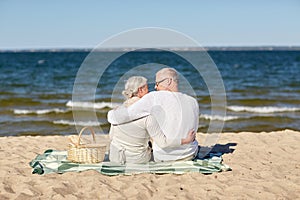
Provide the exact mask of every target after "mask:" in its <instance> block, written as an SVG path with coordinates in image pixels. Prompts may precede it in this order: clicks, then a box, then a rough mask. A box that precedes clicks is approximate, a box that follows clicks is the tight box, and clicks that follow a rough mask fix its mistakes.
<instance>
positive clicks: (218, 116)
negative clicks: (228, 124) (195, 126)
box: [200, 114, 241, 121]
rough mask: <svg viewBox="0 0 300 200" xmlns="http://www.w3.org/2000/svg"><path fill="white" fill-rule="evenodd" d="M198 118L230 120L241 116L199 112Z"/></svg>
mask: <svg viewBox="0 0 300 200" xmlns="http://www.w3.org/2000/svg"><path fill="white" fill-rule="evenodd" d="M200 118H203V119H206V120H218V121H231V120H236V119H239V118H241V117H238V116H221V115H207V114H201V115H200Z"/></svg>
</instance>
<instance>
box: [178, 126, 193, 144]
mask: <svg viewBox="0 0 300 200" xmlns="http://www.w3.org/2000/svg"><path fill="white" fill-rule="evenodd" d="M195 139H196V132H195V130H193V129H192V130H190V131H189V133H188V135H187V137H186V138H184V139H181V144H189V143H191V142H193V141H194V140H195Z"/></svg>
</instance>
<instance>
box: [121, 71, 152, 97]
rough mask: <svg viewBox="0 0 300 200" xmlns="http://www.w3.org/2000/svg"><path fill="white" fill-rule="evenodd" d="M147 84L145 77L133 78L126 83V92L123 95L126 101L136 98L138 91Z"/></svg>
mask: <svg viewBox="0 0 300 200" xmlns="http://www.w3.org/2000/svg"><path fill="white" fill-rule="evenodd" d="M146 84H147V79H146V78H145V77H143V76H132V77H130V78H129V79H128V80H127V81H126V83H125V90H123V92H122V94H123V96H124V97H125V98H126V99H130V98H131V97H134V96H136V95H137V93H138V89H139V88H140V87H142V86H144V85H146Z"/></svg>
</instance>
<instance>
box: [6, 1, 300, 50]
mask: <svg viewBox="0 0 300 200" xmlns="http://www.w3.org/2000/svg"><path fill="white" fill-rule="evenodd" d="M143 27H161V28H168V29H173V30H176V31H179V32H182V33H184V34H186V35H188V36H190V37H191V38H193V39H195V40H196V41H198V42H199V43H200V44H201V45H202V46H300V0H189V1H184V0H181V1H177V0H160V1H159V0H152V1H142V0H127V1H124V0H123V1H121V0H118V1H117V0H107V1H106V0H85V1H84V0H80V1H79V0H78V1H76V0H51V1H41V0H26V1H23V0H19V1H17V0H0V49H32V48H93V47H95V46H97V45H98V44H99V43H101V42H102V41H104V40H105V39H107V38H109V37H111V36H113V35H116V34H118V33H120V32H123V31H126V30H130V29H134V28H143Z"/></svg>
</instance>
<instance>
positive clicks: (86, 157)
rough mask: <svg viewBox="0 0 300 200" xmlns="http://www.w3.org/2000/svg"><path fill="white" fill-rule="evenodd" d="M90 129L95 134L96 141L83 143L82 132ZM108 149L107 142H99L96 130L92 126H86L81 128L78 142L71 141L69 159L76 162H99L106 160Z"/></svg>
mask: <svg viewBox="0 0 300 200" xmlns="http://www.w3.org/2000/svg"><path fill="white" fill-rule="evenodd" d="M86 129H89V130H90V132H91V133H92V136H93V141H94V143H92V144H82V140H81V136H82V133H83V132H84V131H85V130H86ZM105 151H106V145H105V144H97V143H96V139H95V132H94V130H93V128H91V127H84V128H82V129H81V131H80V133H79V137H78V142H77V143H75V144H74V143H71V144H70V145H69V149H68V156H67V159H68V160H70V161H72V162H76V163H99V162H102V161H103V160H104V156H105Z"/></svg>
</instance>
